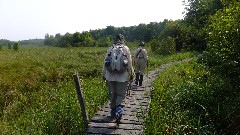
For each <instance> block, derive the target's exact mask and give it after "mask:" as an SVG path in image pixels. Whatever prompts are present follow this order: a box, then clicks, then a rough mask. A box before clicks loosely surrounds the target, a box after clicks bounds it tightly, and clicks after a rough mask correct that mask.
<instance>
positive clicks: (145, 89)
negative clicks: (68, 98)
mask: <svg viewBox="0 0 240 135" xmlns="http://www.w3.org/2000/svg"><path fill="white" fill-rule="evenodd" d="M189 60H190V59H188V60H184V61H189ZM184 61H181V62H184ZM177 63H179V62H171V63H168V64H164V65H162V66H160V67H159V68H157V69H155V70H154V71H150V72H149V73H148V75H145V76H144V82H143V86H142V87H137V86H134V85H133V84H132V87H131V89H130V94H128V95H126V97H125V99H124V101H123V105H124V113H123V116H122V119H121V122H120V124H119V125H118V126H116V127H115V126H114V127H111V128H110V127H109V125H115V124H116V123H115V120H112V119H111V118H110V108H109V102H108V103H107V104H106V105H104V106H103V107H102V108H101V109H100V110H99V111H98V112H97V113H96V114H95V116H94V117H92V118H91V119H90V122H89V124H88V128H87V131H86V135H96V134H97V135H105V134H121V135H142V134H143V132H144V118H146V117H147V111H148V107H149V102H150V97H151V92H152V90H153V87H152V82H153V80H154V79H156V78H157V77H158V73H159V71H161V70H163V69H165V68H167V67H168V66H169V65H173V64H177Z"/></svg>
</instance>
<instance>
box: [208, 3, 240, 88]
mask: <svg viewBox="0 0 240 135" xmlns="http://www.w3.org/2000/svg"><path fill="white" fill-rule="evenodd" d="M239 12H240V2H235V3H233V4H232V5H230V6H229V7H226V8H225V9H224V10H219V11H218V12H217V13H216V14H215V15H213V16H211V17H210V19H209V25H208V27H206V30H207V31H208V32H209V35H208V46H207V51H206V52H205V54H206V57H205V59H204V60H205V62H206V63H207V64H208V65H209V66H210V67H211V69H212V70H213V71H215V73H217V74H221V75H223V76H224V77H227V78H229V79H230V80H232V82H233V83H236V84H238V85H239V81H240V51H239V50H240V38H239V37H240V16H239Z"/></svg>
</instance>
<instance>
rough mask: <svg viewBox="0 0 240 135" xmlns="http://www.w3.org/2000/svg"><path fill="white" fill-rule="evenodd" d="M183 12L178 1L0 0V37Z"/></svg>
mask: <svg viewBox="0 0 240 135" xmlns="http://www.w3.org/2000/svg"><path fill="white" fill-rule="evenodd" d="M183 11H184V6H183V5H182V0H121V1H117V0H0V39H8V40H12V41H18V40H27V39H35V38H38V39H39V38H44V35H45V34H46V33H49V34H50V35H55V34H57V33H60V34H62V35H63V34H65V33H66V32H69V33H75V32H82V31H89V30H90V29H92V30H94V29H102V28H106V26H110V25H111V26H115V27H122V26H126V27H128V26H134V25H138V24H140V23H145V24H148V23H150V22H161V21H163V20H164V19H171V20H176V19H182V18H183V14H182V12H183Z"/></svg>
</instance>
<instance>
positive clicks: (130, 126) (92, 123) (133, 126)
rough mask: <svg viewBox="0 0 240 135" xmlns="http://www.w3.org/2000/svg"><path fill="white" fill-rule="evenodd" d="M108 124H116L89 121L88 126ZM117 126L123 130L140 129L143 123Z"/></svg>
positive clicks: (106, 125)
mask: <svg viewBox="0 0 240 135" xmlns="http://www.w3.org/2000/svg"><path fill="white" fill-rule="evenodd" d="M110 124H116V123H95V122H90V123H89V124H88V126H89V127H95V128H109V125H110ZM117 128H121V129H125V130H132V129H134V130H141V129H142V128H143V125H140V124H119V125H118V127H117Z"/></svg>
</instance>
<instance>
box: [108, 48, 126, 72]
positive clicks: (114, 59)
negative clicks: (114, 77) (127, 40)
mask: <svg viewBox="0 0 240 135" xmlns="http://www.w3.org/2000/svg"><path fill="white" fill-rule="evenodd" d="M125 52H126V48H125V47H124V45H123V44H116V45H113V46H112V48H111V50H110V52H109V53H108V54H107V57H106V59H105V67H106V69H107V70H108V71H109V72H114V73H123V72H125V71H126V70H127V67H128V59H127V55H126V54H125Z"/></svg>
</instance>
